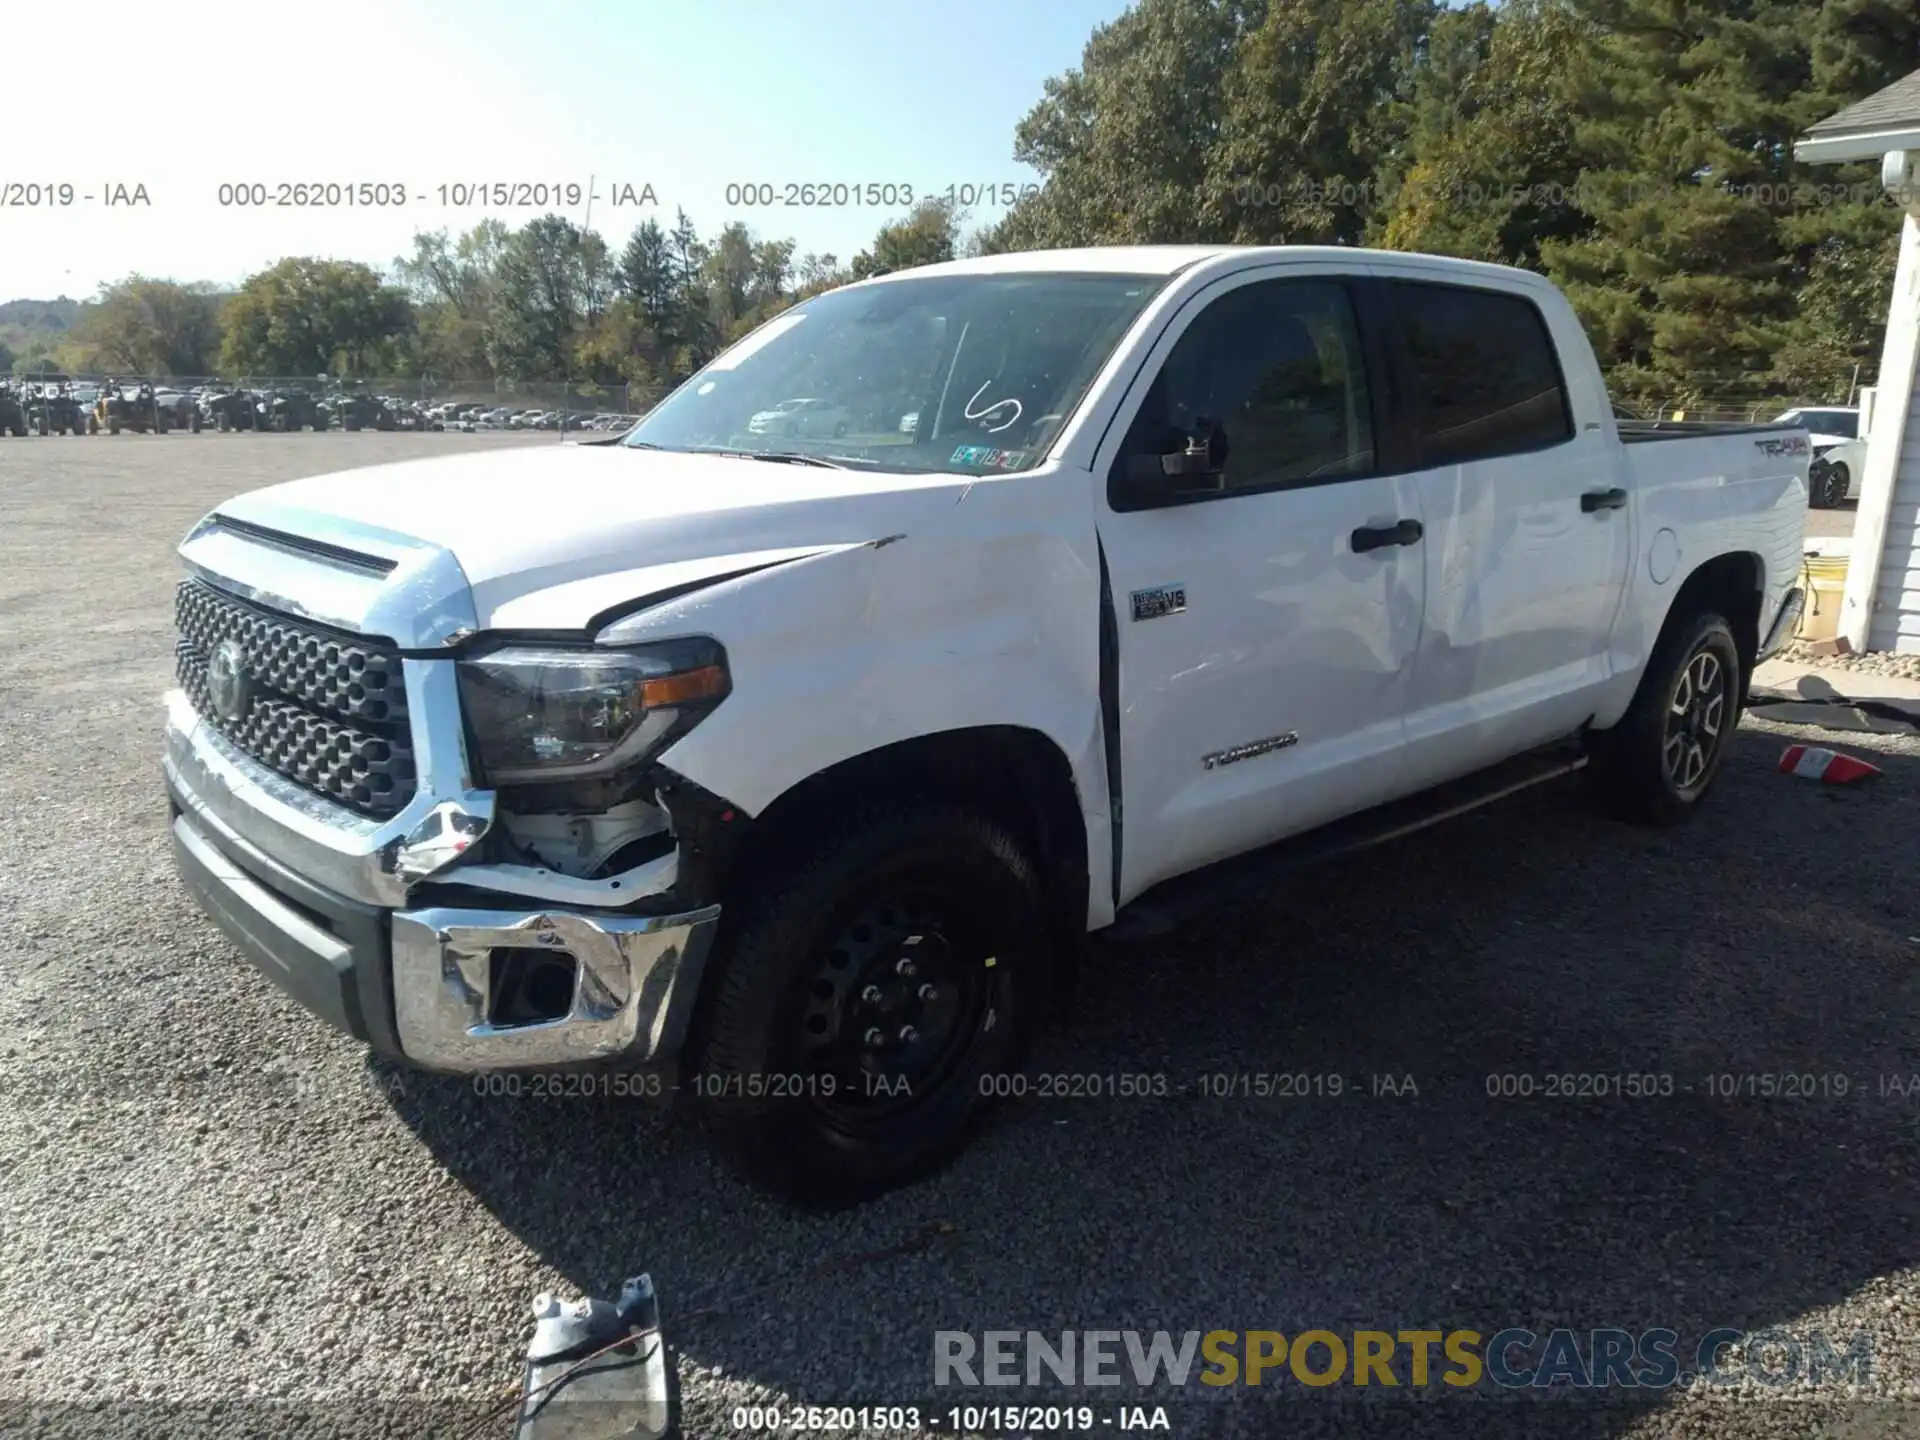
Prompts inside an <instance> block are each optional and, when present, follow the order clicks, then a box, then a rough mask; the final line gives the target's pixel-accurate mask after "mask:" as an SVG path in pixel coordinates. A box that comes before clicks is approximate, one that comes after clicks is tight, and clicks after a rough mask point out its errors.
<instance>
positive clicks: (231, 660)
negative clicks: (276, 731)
mask: <svg viewBox="0 0 1920 1440" xmlns="http://www.w3.org/2000/svg"><path fill="white" fill-rule="evenodd" d="M207 698H208V699H209V700H211V701H212V702H213V708H214V709H215V710H216V711H217V712H219V715H220V717H221V718H222V719H223V720H228V721H232V722H238V721H239V720H240V719H241V717H242V716H244V715H245V714H246V713H247V706H248V704H249V703H250V702H251V701H252V699H253V682H252V679H251V678H250V677H249V676H248V674H247V652H246V651H245V650H242V649H241V648H240V642H239V641H238V640H222V641H221V642H220V643H219V644H218V645H216V646H214V647H213V654H211V655H210V656H208V657H207Z"/></svg>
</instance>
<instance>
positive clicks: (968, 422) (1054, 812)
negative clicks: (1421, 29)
mask: <svg viewBox="0 0 1920 1440" xmlns="http://www.w3.org/2000/svg"><path fill="white" fill-rule="evenodd" d="M795 395H805V396H809V397H820V398H821V401H822V403H823V404H831V405H832V406H834V407H835V408H836V413H842V414H844V415H845V416H846V417H848V421H849V423H848V424H847V425H846V427H845V431H844V433H840V434H832V433H825V432H823V433H821V434H818V435H807V436H801V435H798V434H781V435H779V436H769V435H765V434H761V433H756V432H755V430H754V428H753V425H752V420H753V417H755V416H756V415H762V414H764V413H766V412H767V411H769V410H771V409H774V408H777V406H778V405H779V404H780V402H782V401H784V400H786V399H788V398H790V397H792V396H795ZM903 417H917V418H916V420H915V422H914V423H912V424H904V425H903V423H902V422H903ZM834 428H835V429H840V428H841V427H839V426H836V427H834ZM1808 461H1809V445H1808V440H1807V435H1806V433H1805V432H1804V431H1802V430H1799V429H1795V428H1792V427H1782V426H1725V427H1715V426H1697V425H1696V426H1689V425H1666V424H1634V423H1632V422H1621V421H1617V420H1616V419H1615V417H1614V413H1613V409H1612V407H1611V406H1610V404H1609V402H1608V398H1607V395H1606V393H1605V390H1604V387H1603V384H1602V380H1601V375H1600V372H1599V369H1598V368H1597V366H1596V363H1595V360H1594V356H1593V353H1592V351H1591V350H1590V349H1589V347H1588V345H1587V342H1586V340H1585V338H1584V337H1583V335H1582V332H1581V330H1580V327H1579V325H1578V323H1577V321H1576V319H1575V317H1574V314H1573V312H1572V311H1571V309H1570V308H1569V307H1568V305H1567V303H1566V301H1565V300H1564V299H1563V298H1562V296H1561V295H1560V294H1559V293H1558V292H1557V291H1556V290H1555V289H1554V288H1553V287H1552V286H1551V285H1550V284H1548V283H1547V282H1546V281H1544V280H1542V279H1540V278H1539V277H1537V276H1534V275H1532V274H1528V273H1524V272H1521V271H1516V270H1509V269H1504V268H1499V267H1494V266H1488V265H1481V264H1475V263H1469V262H1465V261H1458V260H1448V259H1437V258H1431V257H1424V256H1415V255H1403V254H1390V253H1382V252H1370V251H1364V250H1346V249H1341V250H1333V249H1307V248H1298V249H1296V248H1281V249H1245V248H1233V247H1192V248H1184V247H1147V248H1114V249H1098V250H1084V251H1055V252H1050V253H1034V254H1022V255H1002V256H995V257H991V258H985V259H976V260H967V261H960V262H955V263H952V264H946V265H937V266H931V267H928V268H925V269H920V270H914V271H910V272H905V273H900V274H894V275H887V276H884V277H880V278H877V279H874V280H869V281H867V282H864V283H861V284H857V285H851V286H848V287H846V288H844V289H840V290H835V291H831V292H829V293H827V294H824V295H820V296H818V297H816V298H814V299H812V300H809V301H807V302H805V303H804V304H802V305H800V306H798V307H796V308H794V309H793V310H790V311H789V312H787V313H786V314H784V315H782V316H780V317H779V318H777V319H775V320H773V321H771V322H769V323H768V324H767V325H765V326H764V327H762V328H761V329H759V330H758V331H756V332H755V333H754V334H753V335H751V336H749V337H748V338H747V339H746V340H744V341H742V342H741V343H740V344H738V345H736V346H735V347H734V348H733V349H732V350H730V351H728V352H727V353H726V354H724V355H723V356H721V357H720V358H719V359H718V360H716V361H715V362H714V363H713V364H711V365H709V366H708V367H707V368H706V369H705V370H703V371H701V372H700V373H699V374H698V375H696V376H694V377H693V378H692V379H691V380H689V381H687V382H686V383H685V384H684V385H683V386H681V387H680V388H679V389H678V390H677V391H676V392H675V393H674V394H673V395H672V396H670V397H669V398H668V399H667V400H666V401H665V402H664V403H662V404H661V405H660V406H659V407H658V408H657V409H655V410H654V411H653V412H652V413H651V414H650V415H648V416H647V417H646V419H645V420H643V421H642V422H641V423H640V424H639V425H638V426H636V427H635V428H634V429H633V430H631V431H630V432H628V434H626V435H625V436H621V437H616V438H613V439H610V440H607V441H596V442H587V443H584V444H573V445H559V444H556V445H555V446H553V447H552V448H538V449H526V448H518V449H512V450H497V451H491V452H487V453H481V454H467V455H462V456H458V457H446V458H441V459H432V460H420V461H410V462H406V463H403V464H395V465H387V466H381V467H376V468H371V469H362V470H356V471H351V472H347V473H343V474H335V475H328V476H323V477H319V478H316V479H308V480H301V481H296V482H293V483H291V484H284V485H278V486H275V487H272V488H270V489H265V490H260V491H256V492H254V493H252V494H248V495H244V496H241V497H239V498H238V499H235V500H233V501H231V502H230V503H228V504H225V505H222V506H220V507H219V509H217V510H216V511H214V512H213V513H211V514H210V515H208V516H207V517H206V519H205V520H203V521H202V522H201V523H200V524H198V525H197V526H196V527H195V528H194V529H193V530H192V532H191V533H190V534H189V535H188V536H187V538H186V539H185V541H184V542H183V543H182V545H181V551H180V553H181V555H182V556H183V558H184V560H185V562H186V567H187V572H188V573H187V576H186V578H185V579H184V580H183V581H182V583H181V585H180V587H179V591H178V600H177V610H178V619H179V629H180V640H179V644H178V647H177V656H178V674H179V681H180V689H179V690H178V691H176V692H175V693H174V694H173V695H171V696H170V697H169V706H170V713H169V717H168V724H167V731H166V763H165V769H166V783H167V787H168V790H169V792H170V798H171V807H172V814H173V820H172V824H173V835H174V840H175V851H176V855H177V858H178V861H179V865H180V869H181V872H182V874H183V875H184V877H185V879H186V882H187V883H188V885H189V886H190V887H191V889H192V890H193V892H194V893H195V895H196V896H197V898H198V899H199V900H200V901H201V903H202V904H203V905H204V906H205V908H206V909H207V910H208V911H209V912H210V913H211V914H212V915H213V916H214V917H215V918H216V919H217V920H218V921H219V922H220V924H221V926H222V927H223V928H224V929H225V930H226V932H227V933H228V934H229V935H230V936H231V937H232V939H233V940H234V942H235V943H236V944H237V946H238V947H239V948H240V949H241V950H242V951H243V952H244V953H245V954H246V955H247V956H248V957H249V958H250V959H252V960H253V961H254V962H255V963H256V964H257V965H258V966H259V968H260V969H261V970H263V971H264V972H265V973H266V974H268V975H269V976H271V977H272V978H273V979H274V980H276V981H277V982H279V983H280V984H281V985H282V986H284V987H285V988H286V989H287V990H289V991H291V992H292V994H293V995H295V996H296V997H298V998H299V999H300V1000H301V1001H303V1002H304V1003H305V1004H306V1005H307V1006H309V1007H310V1008H311V1009H312V1010H314V1011H316V1012H318V1014H320V1015H321V1016H323V1017H325V1018H326V1019H327V1020H329V1021H331V1022H332V1023H333V1024H335V1025H336V1026H338V1027H340V1028H341V1029H343V1030H345V1031H348V1032H349V1033H351V1034H352V1035H354V1036H356V1037H358V1038H359V1039H360V1040H362V1041H364V1042H366V1043H367V1044H369V1045H370V1046H372V1047H373V1048H374V1049H375V1050H376V1051H379V1052H381V1053H382V1054H384V1055H387V1056H389V1057H393V1058H395V1059H398V1060H401V1061H404V1062H407V1063H410V1064H414V1065H418V1066H422V1067H426V1068H430V1069H437V1070H445V1071H481V1070H495V1069H500V1070H511V1071H520V1072H524V1071H543V1070H562V1069H564V1070H566V1071H567V1072H568V1073H569V1074H579V1073H582V1072H586V1073H592V1074H595V1075H597V1076H599V1077H602V1078H601V1079H599V1080H596V1082H594V1083H598V1084H604V1085H606V1086H607V1087H608V1088H620V1089H621V1090H622V1091H623V1092H625V1093H634V1094H654V1093H658V1092H660V1091H662V1090H663V1089H665V1090H672V1089H679V1090H682V1091H691V1092H693V1093H694V1094H695V1095H696V1096H697V1097H698V1098H699V1099H700V1100H701V1101H702V1102H703V1103H704V1104H705V1106H706V1107H707V1108H708V1109H709V1110H710V1111H711V1113H712V1116H713V1118H714V1120H715V1121H716V1122H717V1126H718V1129H719V1131H720V1133H721V1134H722V1135H723V1136H724V1137H725V1139H726V1140H727V1141H728V1143H729V1148H730V1149H731V1150H733V1151H734V1152H735V1153H736V1154H737V1156H738V1158H739V1159H740V1160H741V1161H742V1162H743V1163H744V1165H745V1167H746V1168H747V1170H748V1172H749V1173H750V1174H751V1175H752V1176H753V1177H755V1178H757V1179H758V1180H759V1181H761V1182H762V1183H764V1184H767V1185H770V1186H771V1187H773V1188H775V1189H776V1190H778V1191H781V1192H783V1193H785V1194H787V1195H789V1196H791V1197H794V1198H796V1199H800V1200H803V1201H807V1202H811V1203H817V1204H836V1203H846V1202H850V1201H854V1200H857V1199H859V1198H861V1197H863V1196H867V1195H871V1194H874V1193H876V1192H878V1191H880V1190H883V1189H885V1188H887V1187H889V1186H892V1185H896V1184H899V1183H901V1182H902V1181H903V1180H906V1179H908V1178H911V1177H913V1176H916V1175H919V1174H923V1173H925V1172H926V1171H928V1170H929V1169H931V1168H932V1167H934V1166H936V1165H937V1164H939V1163H941V1162H942V1161H943V1160H944V1159H945V1158H946V1157H948V1156H949V1155H951V1154H952V1153H953V1152H954V1151H955V1150H956V1149H957V1148H958V1147H959V1146H960V1145H961V1143H962V1142H963V1141H964V1139H965V1138H966V1136H967V1134H968V1132H969V1130H970V1128H971V1127H972V1125H973V1123H974V1122H975V1121H976V1119H977V1118H978V1117H979V1115H980V1114H981V1112H982V1111H983V1109H984V1108H985V1107H986V1106H987V1105H988V1104H989V1102H990V1101H991V1100H992V1098H993V1095H994V1093H995V1091H996V1090H999V1091H1001V1092H1002V1093H1004V1092H1005V1091H1006V1089H1007V1088H1008V1082H1007V1080H1006V1075H1007V1073H1008V1072H1010V1071H1011V1070H1013V1069H1014V1068H1016V1067H1017V1066H1019V1065H1020V1064H1021V1063H1022V1049H1023V1046H1024V1044H1025V1042H1026V1041H1027V1040H1028V1039H1029V1037H1030V1035H1031V1034H1032V1032H1033V1030H1034V1027H1035V1025H1036V1023H1037V1022H1038V1021H1039V1019H1040V1018H1041V1017H1042V1015H1043V1014H1044V1013H1045V1011H1046V1009H1047V1007H1048V1003H1049V999H1050V997H1051V996H1052V995H1053V994H1054V993H1055V991H1056V990H1057V989H1058V985H1057V982H1058V981H1059V980H1060V979H1061V978H1062V976H1063V975H1064V973H1065V972H1066V970H1067V968H1068V967H1069V966H1070V965H1072V964H1075V963H1079V964H1080V966H1081V970H1082V973H1081V983H1088V982H1089V977H1088V976H1087V975H1086V973H1085V967H1086V963H1087V962H1086V961H1085V960H1084V958H1083V957H1082V950H1083V948H1084V947H1083V946H1082V945H1081V944H1080V943H1079V942H1080V941H1082V940H1083V939H1084V937H1086V936H1087V935H1088V934H1090V933H1092V932H1096V931H1102V930H1107V929H1109V927H1113V926H1115V925H1116V923H1118V924H1120V925H1122V926H1125V925H1128V924H1141V925H1149V926H1159V925H1163V924H1164V923H1166V922H1167V921H1169V920H1170V919H1171V918H1173V917H1175V916H1177V915H1178V914H1180V913H1181V912H1182V910H1183V909H1185V908H1187V907H1189V906H1191V905H1192V904H1195V903H1204V902H1205V900H1206V897H1208V896H1209V895H1211V894H1213V893H1214V887H1217V886H1219V885H1221V884H1224V883H1227V882H1229V881H1237V882H1241V883H1245V882H1247V881H1248V880H1249V879H1250V877H1257V876H1260V875H1263V874H1266V873H1269V872H1270V869H1271V867H1273V866H1277V865H1279V864H1281V863H1283V862H1286V861H1288V860H1298V859H1302V858H1307V857H1311V856H1316V855H1324V854H1327V853H1331V852H1333V851H1337V850H1341V849H1345V848H1348V847H1351V846H1355V845H1359V844H1363V843H1366V842H1368V841H1370V840H1375V839H1379V838H1382V837H1384V836H1386V835H1390V834H1396V833H1400V832H1402V831H1405V830H1407V829H1409V828H1411V827H1413V826H1415V825H1418V824H1421V823H1424V822H1425V821H1427V820H1431V819H1434V818H1437V817H1439V816H1443V815H1446V814H1449V813H1454V812H1457V811H1459V810H1461V809H1463V808H1465V807H1467V806H1470V805H1472V804H1475V803H1478V802H1481V801H1484V800H1487V799H1490V798H1493V797H1495V796H1498V795H1501V794H1504V793H1508V792H1510V791H1512V790H1513V789H1515V788H1517V787H1519V786H1521V785H1524V784H1527V783H1531V782H1534V781H1538V780H1542V779H1545V778H1548V777H1551V776H1556V775H1562V774H1566V773H1568V772H1570V771H1573V770H1576V769H1580V768H1582V767H1585V768H1586V769H1587V770H1588V774H1589V778H1596V779H1597V780H1598V782H1599V783H1598V784H1597V785H1595V786H1593V790H1594V794H1595V796H1596V798H1597V799H1599V800H1601V801H1603V802H1604V803H1605V805H1606V806H1608V807H1610V808H1611V809H1612V810H1614V811H1616V812H1618V813H1620V814H1622V815H1626V816H1630V817H1635V818H1639V819H1641V820H1646V821H1652V822H1670V821H1674V820H1677V819H1679V818H1680V817H1682V816H1684V815H1686V814H1687V813H1689V812H1690V811H1691V810H1693V809H1694V808H1695V807H1696V806H1697V805H1698V804H1699V802H1700V800H1701V799H1702V797H1703V796H1704V795H1705V794H1706V792H1707V790H1708V787H1709V786H1710V785H1711V784H1712V782H1713V779H1714V775H1715V771H1716V768H1717V767H1718V766H1719V764H1720V763H1721V760H1722V758H1723V756H1724V755H1725V753H1726V746H1727V742H1728V737H1729V736H1730V735H1731V734H1732V732H1733V730H1734V727H1735V725H1736V724H1737V722H1738V719H1739V715H1740V711H1741V707H1742V704H1743V702H1744V699H1745V691H1746V683H1747V677H1748V676H1749V674H1750V673H1751V671H1752V668H1753V665H1754V663H1755V661H1756V660H1757V659H1758V658H1760V657H1762V656H1764V655H1766V654H1768V653H1769V652H1770V651H1771V650H1773V649H1774V648H1775V647H1776V646H1778V645H1779V644H1780V643H1781V642H1782V640H1783V638H1784V637H1785V636H1786V635H1788V634H1790V633H1791V631H1792V628H1793V625H1794V623H1795V617H1796V615H1797V613H1798V609H1799V603H1800V595H1799V591H1798V589H1797V582H1798V576H1799V573H1800V558H1801V535H1802V529H1803V525H1804V522H1805V518H1806V512H1807V501H1808V497H1807V473H1808ZM1595 843H1596V844H1605V843H1607V841H1606V839H1605V837H1604V834H1602V835H1599V836H1596V840H1595ZM1092 953H1097V952H1092ZM662 1077H667V1078H665V1079H662Z"/></svg>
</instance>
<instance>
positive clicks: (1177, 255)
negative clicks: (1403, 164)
mask: <svg viewBox="0 0 1920 1440" xmlns="http://www.w3.org/2000/svg"><path fill="white" fill-rule="evenodd" d="M1228 257H1232V258H1235V259H1240V260H1303V261H1311V260H1322V261H1343V262H1345V263H1347V264H1356V263H1362V262H1365V261H1368V260H1391V261H1394V262H1396V263H1397V264H1402V265H1404V264H1407V263H1408V262H1413V263H1416V264H1419V265H1422V266H1430V267H1432V268H1433V269H1434V270H1435V271H1436V272H1438V271H1445V272H1446V273H1448V274H1450V275H1452V276H1455V277H1456V278H1464V277H1465V276H1470V275H1484V276H1486V277H1488V278H1493V277H1496V276H1497V277H1499V278H1501V279H1503V280H1505V281H1507V282H1509V283H1511V282H1512V281H1514V280H1515V279H1518V278H1525V279H1529V280H1534V281H1538V282H1539V283H1540V284H1542V285H1546V286H1548V287H1549V288H1551V282H1550V281H1546V280H1545V279H1544V278H1543V277H1540V276H1537V275H1535V274H1534V273H1533V272H1532V271H1529V270H1521V269H1518V268H1516V267H1514V266H1511V265H1492V264H1488V263H1487V262H1486V261H1484V260H1460V259H1456V258H1455V257H1453V256H1450V255H1423V254H1419V253H1416V252H1413V251H1407V250H1372V249H1366V248H1364V247H1361V246H1357V245H1092V246H1086V247H1084V248H1080V249H1067V250H1021V251H1014V252H1010V253H1008V254H1004V255H981V256H977V257H975V258H973V259H967V260H948V261H944V262H942V263H940V264H937V265H921V266H917V267H916V268H914V269H911V270H895V271H892V272H890V273H889V274H886V275H876V276H874V277H873V278H871V279H869V280H864V281H862V282H860V283H861V284H866V285H884V284H886V283H887V282H888V281H890V280H903V279H908V278H910V277H915V276H922V275H1010V274H1022V273H1026V274H1046V273H1050V272H1051V273H1062V274H1067V273H1078V274H1092V273H1113V274H1131V275H1175V274H1178V273H1179V272H1180V271H1182V270H1186V269H1189V268H1191V267H1193V266H1196V265H1201V264H1204V263H1206V262H1207V261H1209V260H1222V259H1226V258H1228Z"/></svg>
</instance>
